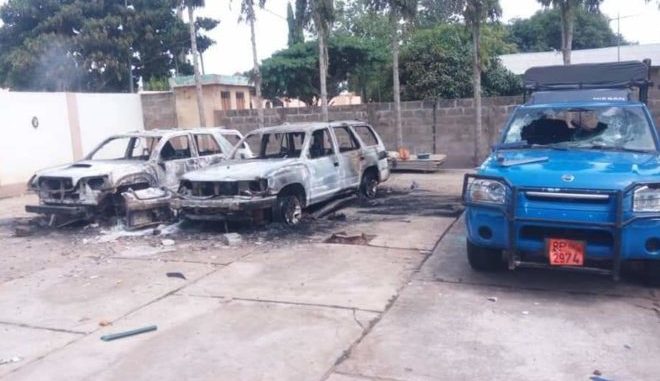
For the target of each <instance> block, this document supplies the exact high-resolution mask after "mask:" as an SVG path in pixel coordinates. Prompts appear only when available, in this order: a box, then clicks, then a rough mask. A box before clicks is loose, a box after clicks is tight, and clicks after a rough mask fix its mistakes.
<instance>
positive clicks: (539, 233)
mask: <svg viewBox="0 0 660 381" xmlns="http://www.w3.org/2000/svg"><path fill="white" fill-rule="evenodd" d="M466 226H467V234H468V239H469V240H470V242H472V243H474V244H475V245H478V246H482V247H492V248H497V249H502V250H515V251H517V252H520V253H524V254H526V255H528V256H530V257H534V258H536V259H541V258H544V257H546V256H547V255H546V253H545V240H546V239H547V238H566V239H575V240H579V241H584V242H585V244H586V246H585V255H586V258H587V259H592V260H596V261H611V260H613V259H614V257H615V255H616V247H617V243H616V235H617V228H616V227H615V226H610V227H607V226H604V225H603V226H598V224H595V223H593V224H578V223H566V222H564V221H553V220H550V219H548V220H543V221H534V222H530V221H524V220H521V221H516V222H514V223H509V221H507V218H506V216H505V215H504V213H501V212H497V211H494V210H490V209H487V208H483V209H482V208H478V207H470V208H468V209H467V211H466ZM620 229H621V230H620V233H621V236H620V243H618V247H619V249H620V256H621V259H622V260H641V259H657V260H660V217H659V218H651V219H643V220H636V221H632V222H631V223H629V224H627V225H626V226H624V227H621V228H620Z"/></svg>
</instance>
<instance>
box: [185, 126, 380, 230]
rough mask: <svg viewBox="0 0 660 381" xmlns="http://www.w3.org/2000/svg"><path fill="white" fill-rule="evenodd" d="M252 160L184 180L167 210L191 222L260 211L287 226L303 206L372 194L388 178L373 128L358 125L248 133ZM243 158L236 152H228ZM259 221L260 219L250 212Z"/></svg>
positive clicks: (296, 220)
mask: <svg viewBox="0 0 660 381" xmlns="http://www.w3.org/2000/svg"><path fill="white" fill-rule="evenodd" d="M243 143H246V144H247V145H248V146H249V147H251V150H252V152H253V155H252V157H251V158H249V159H246V160H242V161H232V160H230V161H228V162H226V163H222V164H221V165H216V166H212V167H209V168H206V169H202V170H199V171H194V172H190V173H188V174H186V175H184V176H183V177H182V179H181V185H180V187H179V191H178V194H177V196H176V197H175V198H174V199H173V200H172V207H173V208H174V209H178V210H179V214H180V216H182V217H184V218H187V219H191V220H228V219H242V218H246V217H255V216H257V215H259V216H263V212H264V211H266V212H272V217H273V219H274V220H277V221H280V222H282V223H284V224H286V225H296V224H298V223H299V222H300V220H301V216H302V210H303V208H305V207H307V206H310V205H313V204H317V203H319V202H322V201H326V200H328V199H330V198H332V197H334V196H336V195H338V194H341V193H346V192H355V191H359V192H360V193H361V194H362V195H363V196H364V197H367V198H373V197H375V196H376V190H377V187H378V184H379V183H380V182H383V181H385V180H387V179H388V177H389V175H390V171H389V167H388V164H387V153H386V151H385V146H384V145H383V142H382V140H381V139H380V137H379V136H378V134H376V132H375V131H374V129H373V128H372V127H371V126H369V125H367V124H365V123H362V122H353V121H351V122H332V123H301V124H285V125H282V126H277V127H269V128H262V129H258V130H255V131H252V132H251V133H249V134H248V135H246V137H245V138H244V139H243V140H242V141H241V143H239V146H241V145H242V144H243ZM232 158H233V159H237V158H240V155H239V153H238V149H235V152H234V153H233V155H232ZM255 218H257V217H255Z"/></svg>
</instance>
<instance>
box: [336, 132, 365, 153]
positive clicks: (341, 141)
mask: <svg viewBox="0 0 660 381" xmlns="http://www.w3.org/2000/svg"><path fill="white" fill-rule="evenodd" d="M334 131H335V137H336V138H337V144H338V145H339V152H348V151H354V150H356V149H358V148H360V143H358V141H357V139H356V138H355V135H353V132H351V130H349V129H348V127H335V128H334Z"/></svg>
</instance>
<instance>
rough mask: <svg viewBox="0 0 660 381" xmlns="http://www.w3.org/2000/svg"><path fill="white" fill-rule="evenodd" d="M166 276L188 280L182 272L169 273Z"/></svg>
mask: <svg viewBox="0 0 660 381" xmlns="http://www.w3.org/2000/svg"><path fill="white" fill-rule="evenodd" d="M165 275H167V277H168V278H179V279H183V280H186V276H185V275H183V273H180V272H171V273H167V274H165Z"/></svg>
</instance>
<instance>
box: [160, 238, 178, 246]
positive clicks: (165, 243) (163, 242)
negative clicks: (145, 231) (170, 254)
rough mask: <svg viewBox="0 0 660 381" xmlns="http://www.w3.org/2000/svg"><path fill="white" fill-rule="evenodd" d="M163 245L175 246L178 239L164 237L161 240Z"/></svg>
mask: <svg viewBox="0 0 660 381" xmlns="http://www.w3.org/2000/svg"><path fill="white" fill-rule="evenodd" d="M160 243H161V245H163V246H174V245H175V244H176V241H175V240H173V239H164V240H162V241H160Z"/></svg>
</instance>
